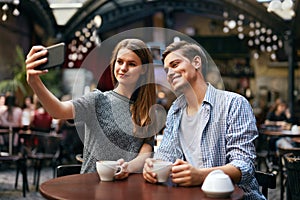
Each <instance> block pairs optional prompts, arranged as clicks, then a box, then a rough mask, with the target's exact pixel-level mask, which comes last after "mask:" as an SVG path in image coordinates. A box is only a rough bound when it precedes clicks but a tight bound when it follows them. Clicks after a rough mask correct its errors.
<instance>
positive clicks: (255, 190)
mask: <svg viewBox="0 0 300 200" xmlns="http://www.w3.org/2000/svg"><path fill="white" fill-rule="evenodd" d="M202 106H203V109H204V110H205V112H203V113H204V115H206V117H203V118H205V119H206V120H205V121H202V122H199V123H204V127H205V128H204V131H203V133H202V137H201V142H200V144H199V145H200V148H201V153H202V155H201V156H200V157H201V158H202V162H203V166H204V167H206V168H209V167H215V166H223V165H226V164H229V163H230V164H231V165H233V166H235V167H237V168H239V169H240V170H241V172H242V178H241V181H240V182H239V183H238V186H239V187H241V188H242V189H243V190H244V192H245V199H253V200H254V199H255V200H257V199H265V197H264V196H263V195H262V194H261V192H260V191H259V186H258V183H257V181H256V179H255V176H254V174H255V166H254V161H255V158H256V152H255V146H254V143H253V141H254V140H255V139H256V138H257V136H258V131H257V128H256V121H255V117H254V115H253V112H252V108H251V106H250V104H249V102H248V101H247V100H246V99H245V98H244V97H243V96H241V95H239V94H236V93H233V92H228V91H223V90H218V89H216V88H214V87H213V86H212V85H211V84H208V88H207V92H206V94H205V97H204V100H203V104H202ZM185 107H186V101H185V97H184V96H183V95H182V96H180V97H178V99H177V100H176V101H174V103H173V105H172V106H171V108H170V110H169V112H168V116H167V121H166V128H165V130H164V137H163V140H162V142H161V144H160V146H159V148H158V150H157V152H156V153H155V154H154V158H156V159H162V160H167V161H171V162H174V161H175V160H176V159H177V158H180V159H184V153H183V150H182V148H181V145H180V141H179V135H180V134H181V132H180V122H181V118H182V112H183V110H184V108H185Z"/></svg>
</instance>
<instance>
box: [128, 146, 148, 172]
mask: <svg viewBox="0 0 300 200" xmlns="http://www.w3.org/2000/svg"><path fill="white" fill-rule="evenodd" d="M151 154H152V147H151V145H149V144H146V143H144V144H143V146H142V147H141V149H140V152H139V155H138V156H137V157H136V158H135V159H133V160H131V161H130V162H129V163H128V171H129V172H130V173H137V172H139V173H140V172H142V169H143V166H144V163H145V160H146V159H147V158H149V157H150V156H151Z"/></svg>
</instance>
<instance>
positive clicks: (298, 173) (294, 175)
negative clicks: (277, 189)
mask: <svg viewBox="0 0 300 200" xmlns="http://www.w3.org/2000/svg"><path fill="white" fill-rule="evenodd" d="M284 164H285V167H286V171H287V199H288V200H300V156H299V155H295V154H293V153H288V154H285V155H284Z"/></svg>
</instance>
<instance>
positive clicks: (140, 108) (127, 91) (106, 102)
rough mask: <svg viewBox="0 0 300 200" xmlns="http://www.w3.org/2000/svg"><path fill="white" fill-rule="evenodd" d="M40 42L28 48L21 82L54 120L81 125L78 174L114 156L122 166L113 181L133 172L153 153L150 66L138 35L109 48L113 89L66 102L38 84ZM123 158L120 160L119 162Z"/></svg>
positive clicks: (89, 170)
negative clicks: (24, 78)
mask: <svg viewBox="0 0 300 200" xmlns="http://www.w3.org/2000/svg"><path fill="white" fill-rule="evenodd" d="M43 49H44V47H42V46H34V47H32V49H31V50H30V52H29V54H28V55H27V59H26V72H27V82H28V83H29V85H30V86H31V88H32V89H33V90H34V92H35V94H36V95H37V96H38V97H39V99H40V101H41V103H42V105H43V106H44V108H45V109H46V110H47V111H48V112H49V113H50V114H51V115H52V116H53V117H54V118H56V119H74V120H75V123H83V124H84V125H85V131H84V132H83V133H79V134H80V138H81V139H83V138H84V139H83V143H84V150H83V164H82V168H81V173H88V172H95V171H96V162H97V161H98V160H118V161H119V163H120V164H121V165H122V166H123V168H124V170H123V172H122V173H121V174H119V175H117V176H116V177H115V178H116V179H124V178H126V177H128V175H129V174H130V173H135V172H139V171H141V170H142V168H143V164H144V160H145V159H146V158H148V157H150V156H151V153H152V151H153V143H154V140H153V138H154V137H153V135H154V134H155V132H156V129H155V127H156V126H152V124H153V125H155V124H156V123H155V121H154V120H153V121H152V120H151V118H150V115H151V113H150V111H149V109H150V107H151V106H153V105H154V104H155V96H156V95H155V94H156V93H155V85H154V84H149V83H154V66H153V58H152V56H151V52H150V51H149V49H148V47H147V45H146V44H145V43H144V42H143V41H141V40H139V39H124V40H122V41H120V42H119V43H118V44H117V45H116V47H115V49H114V50H113V53H112V57H111V62H110V68H111V74H112V76H113V81H114V86H115V88H114V89H113V90H110V91H106V92H102V91H100V90H97V89H96V90H94V91H92V92H89V93H88V94H86V95H84V96H82V97H80V98H78V99H73V100H71V101H60V100H58V99H57V98H56V97H55V96H54V95H53V94H52V93H51V92H50V91H49V90H48V89H47V88H46V87H45V86H44V84H43V83H42V81H41V79H40V75H42V74H45V73H47V72H48V71H47V70H44V71H40V70H35V67H37V66H39V65H41V64H43V63H45V62H47V58H44V57H45V55H46V54H47V51H46V50H43ZM125 161H126V162H125Z"/></svg>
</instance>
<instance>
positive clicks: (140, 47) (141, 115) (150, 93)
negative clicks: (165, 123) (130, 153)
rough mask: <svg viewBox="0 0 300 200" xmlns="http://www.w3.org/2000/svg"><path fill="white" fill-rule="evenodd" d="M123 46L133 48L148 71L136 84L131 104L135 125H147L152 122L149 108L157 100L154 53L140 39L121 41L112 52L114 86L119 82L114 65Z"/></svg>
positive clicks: (111, 62) (111, 66)
mask: <svg viewBox="0 0 300 200" xmlns="http://www.w3.org/2000/svg"><path fill="white" fill-rule="evenodd" d="M123 48H126V49H129V50H132V51H133V52H134V53H135V54H136V55H137V56H138V57H139V58H140V59H141V62H142V67H144V68H145V69H146V73H144V74H141V76H140V78H139V80H138V82H137V84H136V90H135V92H134V93H133V94H132V97H131V100H132V101H133V104H131V107H130V111H131V114H132V119H133V122H134V123H135V125H138V126H141V127H145V126H147V125H149V124H150V123H151V119H150V116H149V110H150V108H151V106H152V105H154V104H155V102H156V92H155V83H154V66H153V58H152V54H151V52H150V50H149V48H148V47H147V45H146V44H145V43H144V42H143V41H141V40H139V39H124V40H122V41H121V42H119V43H118V45H117V46H116V47H115V49H114V51H113V53H112V58H111V61H110V69H111V74H112V80H113V85H114V87H115V86H116V85H117V83H118V82H117V79H116V77H115V76H114V66H115V62H116V59H117V54H118V52H119V50H120V49H123ZM153 123H154V122H153ZM143 130H145V129H143ZM135 131H136V129H135V130H134V132H135ZM146 131H147V132H148V133H147V135H154V134H155V133H150V132H152V131H153V130H147V128H146ZM138 134H145V133H138Z"/></svg>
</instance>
